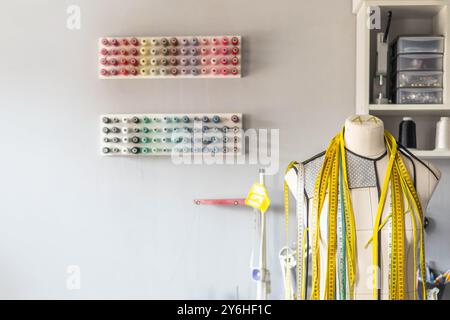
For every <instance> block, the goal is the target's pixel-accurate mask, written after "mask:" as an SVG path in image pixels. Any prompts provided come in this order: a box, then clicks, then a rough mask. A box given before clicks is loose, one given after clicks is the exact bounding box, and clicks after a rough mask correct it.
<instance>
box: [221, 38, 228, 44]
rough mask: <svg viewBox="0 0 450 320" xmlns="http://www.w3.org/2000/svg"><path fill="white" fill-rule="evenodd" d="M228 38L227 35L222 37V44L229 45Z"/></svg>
mask: <svg viewBox="0 0 450 320" xmlns="http://www.w3.org/2000/svg"><path fill="white" fill-rule="evenodd" d="M228 42H229V41H228V38H227V37H223V38H222V44H223V45H224V46H226V45H228Z"/></svg>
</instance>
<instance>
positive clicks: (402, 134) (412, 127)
mask: <svg viewBox="0 0 450 320" xmlns="http://www.w3.org/2000/svg"><path fill="white" fill-rule="evenodd" d="M398 140H399V142H400V143H401V144H402V145H403V146H405V147H407V148H411V149H415V148H416V147H417V143H416V123H415V122H414V120H413V119H412V118H411V117H404V118H403V120H402V121H401V122H400V127H399V133H398Z"/></svg>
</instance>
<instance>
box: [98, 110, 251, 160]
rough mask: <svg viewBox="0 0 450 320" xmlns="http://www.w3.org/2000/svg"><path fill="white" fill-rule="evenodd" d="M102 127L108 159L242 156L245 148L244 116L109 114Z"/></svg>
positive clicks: (103, 118)
mask: <svg viewBox="0 0 450 320" xmlns="http://www.w3.org/2000/svg"><path fill="white" fill-rule="evenodd" d="M100 128H101V154H102V155H105V156H138V155H141V156H164V155H165V156H170V155H172V154H173V153H174V152H176V153H178V154H221V155H225V154H226V155H239V154H241V150H242V146H243V144H242V137H243V132H242V129H243V126H242V114H241V113H217V114H210V113H196V114H166V113H164V114H106V115H102V116H101V117H100Z"/></svg>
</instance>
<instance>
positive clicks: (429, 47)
mask: <svg viewBox="0 0 450 320" xmlns="http://www.w3.org/2000/svg"><path fill="white" fill-rule="evenodd" d="M443 52H444V37H442V36H417V37H399V38H398V40H397V54H402V53H443Z"/></svg>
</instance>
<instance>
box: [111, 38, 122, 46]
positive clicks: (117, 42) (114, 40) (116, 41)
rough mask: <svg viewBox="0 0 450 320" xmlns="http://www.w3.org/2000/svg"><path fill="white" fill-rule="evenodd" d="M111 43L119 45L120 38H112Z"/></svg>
mask: <svg viewBox="0 0 450 320" xmlns="http://www.w3.org/2000/svg"><path fill="white" fill-rule="evenodd" d="M111 44H112V45H113V46H115V47H117V46H118V45H119V44H120V43H119V40H117V39H112V40H111Z"/></svg>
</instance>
